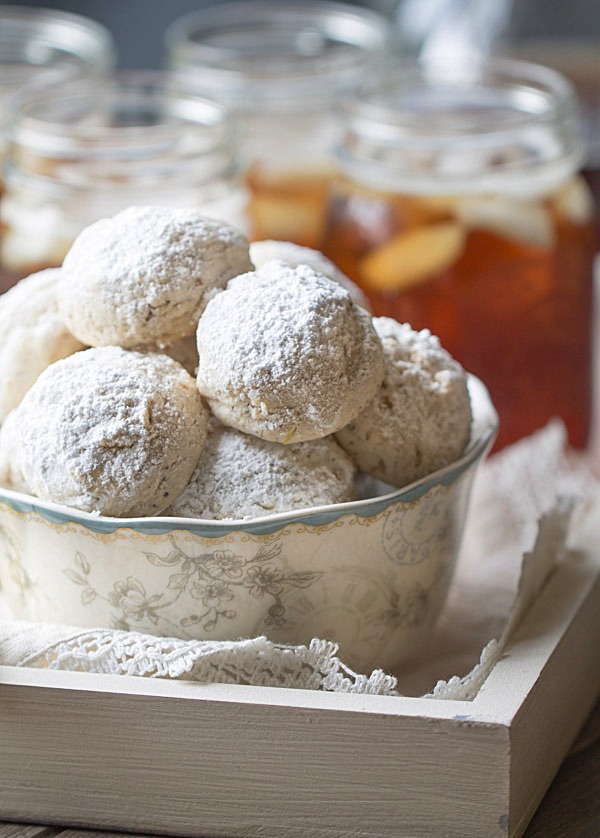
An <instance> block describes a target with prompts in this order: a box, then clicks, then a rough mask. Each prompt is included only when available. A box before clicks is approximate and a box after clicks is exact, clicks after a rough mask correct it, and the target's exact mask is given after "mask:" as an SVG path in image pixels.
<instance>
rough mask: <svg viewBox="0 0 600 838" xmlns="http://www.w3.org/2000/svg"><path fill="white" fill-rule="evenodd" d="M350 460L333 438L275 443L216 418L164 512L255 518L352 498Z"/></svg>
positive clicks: (193, 516) (351, 466) (353, 493)
mask: <svg viewBox="0 0 600 838" xmlns="http://www.w3.org/2000/svg"><path fill="white" fill-rule="evenodd" d="M354 471H355V469H354V464H353V463H352V460H351V459H350V457H349V456H348V455H347V454H346V452H345V451H343V449H342V448H340V446H339V445H338V444H337V443H336V441H335V440H334V439H333V437H331V436H329V437H326V438H325V439H314V440H310V441H308V442H298V443H296V444H294V445H281V444H280V443H278V442H268V441H266V440H264V439H259V438H258V437H256V436H249V435H248V434H243V433H241V432H240V431H236V430H234V429H233V428H225V427H224V426H223V425H219V423H218V422H216V421H213V422H211V423H210V429H209V434H208V440H207V443H206V446H205V448H204V451H203V452H202V455H201V457H200V461H199V462H198V465H197V467H196V470H195V472H194V474H193V476H192V479H191V481H190V483H189V485H188V486H187V488H186V489H185V490H184V492H183V494H182V495H181V496H180V497H179V498H178V499H177V500H176V501H175V503H174V504H173V505H172V506H171V507H170V509H169V510H168V511H167V513H166V514H168V515H175V516H180V517H184V518H209V519H217V520H221V519H225V518H238V519H239V518H256V517H259V516H262V515H271V514H274V513H277V512H287V511H289V510H293V509H304V508H307V507H311V506H320V505H322V504H330V503H344V502H345V501H351V500H354V498H355V490H354V481H353V477H354Z"/></svg>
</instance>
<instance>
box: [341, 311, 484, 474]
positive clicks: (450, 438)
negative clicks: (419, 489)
mask: <svg viewBox="0 0 600 838" xmlns="http://www.w3.org/2000/svg"><path fill="white" fill-rule="evenodd" d="M373 325H374V326H375V329H376V330H377V333H378V335H379V336H380V338H381V340H382V343H383V349H384V353H385V377H384V379H383V382H382V384H381V387H380V388H379V389H378V391H377V393H376V394H375V397H374V398H373V399H372V401H371V402H370V403H369V404H368V405H367V407H366V408H365V409H364V410H363V411H362V412H361V413H360V415H359V416H357V417H356V418H355V419H354V420H352V421H351V422H350V423H349V424H348V426H347V427H345V428H343V429H342V430H341V431H339V433H337V434H336V439H337V441H338V442H339V443H340V445H341V446H342V447H343V448H344V449H345V450H346V451H347V452H348V453H349V454H350V456H351V457H352V458H353V459H354V461H355V463H356V464H357V465H358V467H359V468H360V469H362V470H363V471H365V472H367V473H368V474H371V475H373V476H374V477H377V478H379V479H380V480H384V481H385V482H386V483H389V484H391V485H393V486H405V485H407V484H408V483H412V482H413V481H414V480H418V479H419V478H420V477H424V476H425V475H427V474H430V473H431V472H432V471H435V470H436V469H438V468H442V467H443V466H445V465H448V464H449V463H451V462H452V461H453V460H455V459H456V458H457V457H459V456H460V454H461V453H462V452H463V450H464V448H465V446H466V444H467V442H468V440H469V435H470V430H471V402H470V398H469V392H468V389H467V377H466V374H465V372H464V370H463V369H462V367H461V366H460V364H459V363H458V362H457V361H455V360H454V359H453V358H452V357H451V356H450V354H449V353H448V352H446V350H445V349H443V348H442V347H441V345H440V342H439V340H438V338H437V337H435V336H433V335H432V334H431V333H430V332H429V331H428V330H427V329H423V330H422V331H419V332H417V331H415V330H413V329H412V328H411V327H410V326H409V325H408V324H407V323H403V324H400V323H397V322H396V321H395V320H392V319H391V318H388V317H378V318H374V320H373Z"/></svg>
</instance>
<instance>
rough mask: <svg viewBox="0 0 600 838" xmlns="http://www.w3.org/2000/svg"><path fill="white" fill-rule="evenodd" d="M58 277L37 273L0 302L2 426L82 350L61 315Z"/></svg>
mask: <svg viewBox="0 0 600 838" xmlns="http://www.w3.org/2000/svg"><path fill="white" fill-rule="evenodd" d="M59 277H60V269H59V268H48V270H45V271H38V272H37V273H34V274H31V275H30V276H28V277H25V279H22V280H21V281H20V282H18V283H17V285H15V286H14V288H11V289H10V290H9V291H6V293H4V294H2V295H1V296H0V422H2V420H3V419H4V418H5V416H6V415H7V414H8V413H9V412H10V411H11V410H13V409H14V408H15V407H16V406H17V405H18V404H19V402H20V401H21V399H22V398H23V396H24V395H25V393H26V392H27V391H28V390H29V388H30V387H31V385H32V384H33V382H34V381H35V380H36V378H37V377H38V375H39V374H40V373H41V372H43V371H44V370H45V369H46V367H47V366H49V365H50V364H53V363H54V361H58V360H60V359H61V358H66V357H67V356H68V355H72V354H73V352H77V351H78V350H79V349H83V344H81V343H80V342H79V341H78V340H77V338H75V337H73V335H72V334H71V333H70V332H69V330H68V329H67V327H66V326H65V324H64V321H63V319H62V317H61V316H60V314H59V311H58V302H57V296H56V288H57V283H58V278H59Z"/></svg>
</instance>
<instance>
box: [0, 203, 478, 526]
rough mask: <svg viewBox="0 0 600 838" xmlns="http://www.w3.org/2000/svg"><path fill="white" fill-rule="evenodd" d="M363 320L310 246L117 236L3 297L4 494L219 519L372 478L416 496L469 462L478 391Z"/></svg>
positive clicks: (131, 214) (188, 229) (415, 347)
mask: <svg viewBox="0 0 600 838" xmlns="http://www.w3.org/2000/svg"><path fill="white" fill-rule="evenodd" d="M278 257H282V258H278ZM364 306H365V301H364V297H362V295H361V294H360V292H359V291H358V289H356V287H355V286H353V285H352V283H350V281H349V280H347V279H346V278H345V277H343V275H340V274H339V271H337V269H336V268H335V266H333V265H332V264H331V263H329V262H328V261H327V260H326V259H325V258H324V257H323V256H322V255H321V254H317V253H315V252H314V251H308V250H307V249H306V248H296V249H294V246H293V245H290V244H289V243H277V242H269V243H266V242H264V243H257V244H255V245H252V246H249V244H248V242H247V240H246V238H245V237H244V236H243V235H242V234H241V233H240V232H239V231H237V230H235V229H234V228H232V227H230V226H228V225H226V224H223V223H221V222H217V221H213V220H210V219H207V218H205V217H203V216H201V215H199V214H198V213H196V212H194V211H191V210H172V209H165V208H159V207H144V208H141V207H131V208H129V209H128V210H125V211H124V212H121V213H119V214H118V215H116V216H115V217H114V218H111V219H103V220H102V221H99V222H97V223H95V224H93V225H91V226H90V227H88V228H87V229H86V230H84V231H83V232H82V233H81V234H80V236H79V237H78V239H77V240H76V241H75V243H74V244H73V246H72V248H71V250H70V251H69V253H68V254H67V256H66V258H65V261H64V263H63V266H62V268H60V269H51V270H48V271H43V272H41V273H39V274H34V275H32V276H31V277H28V278H27V279H25V280H23V281H22V282H21V283H20V284H19V285H18V286H17V287H16V288H15V289H13V290H12V291H10V292H8V293H7V294H5V295H4V296H3V297H2V298H0V337H2V344H1V346H2V348H1V349H0V420H3V421H2V428H1V430H0V481H1V482H2V483H3V484H4V485H5V486H7V487H9V488H13V489H16V490H17V491H23V492H26V493H29V494H33V495H36V496H38V497H40V498H42V499H43V500H50V501H55V502H58V503H62V504H66V505H70V506H74V507H76V508H78V509H82V510H85V511H88V512H93V513H97V514H102V515H110V516H118V517H138V516H149V515H160V514H166V515H175V516H183V517H194V518H208V519H231V518H238V519H239V518H248V517H256V516H262V515H266V514H272V513H276V512H285V511H289V510H291V509H299V508H305V507H311V506H317V505H322V504H331V503H341V502H345V501H350V500H353V499H354V497H355V488H354V486H355V475H356V471H357V469H358V470H360V471H363V472H367V473H369V474H371V475H373V476H375V477H377V478H379V479H381V480H383V481H385V482H386V483H388V484H391V485H394V486H403V485H406V484H407V483H409V482H412V481H413V480H415V479H418V478H419V477H422V476H424V475H425V474H427V473H429V472H431V471H433V470H435V469H437V468H440V467H442V466H444V465H447V464H448V463H450V462H452V461H453V460H454V459H456V457H458V456H459V455H460V454H461V452H462V451H463V449H464V447H465V445H466V443H467V441H468V438H469V434H470V425H471V410H470V402H469V395H468V390H467V384H466V375H465V373H464V371H463V370H462V368H461V367H460V365H459V364H458V363H456V362H455V361H454V360H453V359H452V358H451V357H450V356H449V355H448V353H446V352H445V351H444V350H443V349H442V348H441V347H440V345H439V342H438V340H437V339H436V338H435V337H433V336H432V335H431V334H430V333H429V332H427V331H422V332H415V331H413V330H412V329H411V328H410V326H408V325H407V324H403V325H401V324H398V323H396V322H395V321H392V320H389V319H387V318H374V319H373V318H371V316H370V314H369V313H368V311H367V310H366V308H365V307H364ZM85 347H89V348H85ZM193 376H195V380H194V377H193Z"/></svg>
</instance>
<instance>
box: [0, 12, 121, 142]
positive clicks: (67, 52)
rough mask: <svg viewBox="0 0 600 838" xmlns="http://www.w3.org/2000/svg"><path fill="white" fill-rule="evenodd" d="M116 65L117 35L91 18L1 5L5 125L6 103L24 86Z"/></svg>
mask: <svg viewBox="0 0 600 838" xmlns="http://www.w3.org/2000/svg"><path fill="white" fill-rule="evenodd" d="M114 61H115V47H114V42H113V38H112V35H111V34H110V32H109V31H108V30H107V29H106V28H105V27H104V26H102V25H101V24H100V23H97V22H96V21H94V20H91V19H90V18H87V17H83V16H82V15H77V14H71V13H69V12H61V11H56V10H54V9H38V8H32V7H30V8H28V7H25V6H0V121H1V120H2V115H3V113H4V110H5V106H6V101H7V99H8V98H9V97H10V96H12V95H13V94H14V93H15V92H16V91H18V90H20V89H21V88H22V87H24V86H25V85H27V84H31V83H33V82H36V81H66V80H69V79H73V78H76V77H78V76H88V75H99V74H102V73H106V72H107V71H108V70H110V69H111V68H112V66H113V64H114ZM1 133H2V132H1V131H0V137H1Z"/></svg>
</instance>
